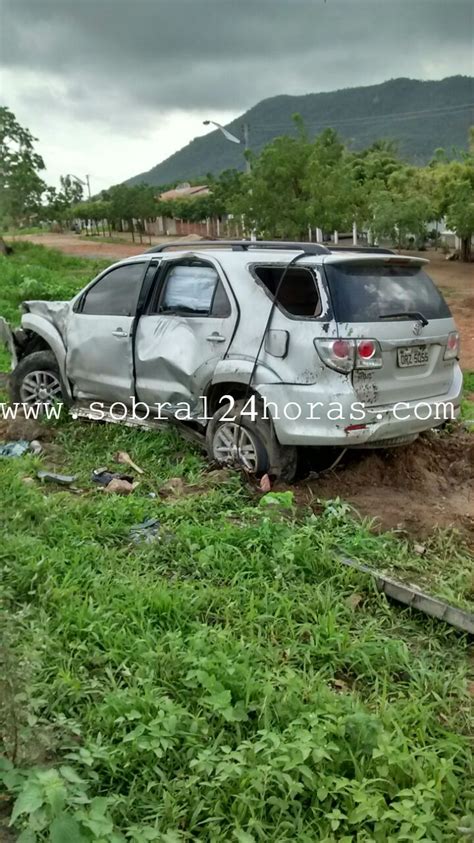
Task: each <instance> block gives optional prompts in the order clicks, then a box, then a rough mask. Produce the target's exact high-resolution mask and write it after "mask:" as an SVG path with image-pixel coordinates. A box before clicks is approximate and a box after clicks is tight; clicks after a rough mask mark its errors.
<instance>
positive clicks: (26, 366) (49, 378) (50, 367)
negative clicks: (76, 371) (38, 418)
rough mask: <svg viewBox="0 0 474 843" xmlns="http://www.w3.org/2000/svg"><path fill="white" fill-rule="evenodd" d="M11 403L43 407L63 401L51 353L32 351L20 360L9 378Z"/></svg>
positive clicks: (55, 363) (58, 376)
mask: <svg viewBox="0 0 474 843" xmlns="http://www.w3.org/2000/svg"><path fill="white" fill-rule="evenodd" d="M10 392H11V397H12V401H15V402H18V403H20V404H28V405H30V406H34V405H38V404H39V405H41V406H42V407H45V406H47V405H50V404H54V403H55V402H56V401H62V400H63V388H62V385H61V375H60V372H59V366H58V363H57V360H56V358H55V356H54V354H53V353H52V352H51V351H34V352H33V353H32V354H28V355H27V356H26V357H24V358H23V360H20V362H19V363H18V366H17V367H16V368H15V369H14V370H13V372H12V374H11V376H10Z"/></svg>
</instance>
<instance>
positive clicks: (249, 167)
mask: <svg viewBox="0 0 474 843" xmlns="http://www.w3.org/2000/svg"><path fill="white" fill-rule="evenodd" d="M202 122H203V124H204V126H215V127H216V129H219V131H220V132H222V134H223V135H224V137H225V138H226V140H228V141H231V142H232V143H240V144H241V143H242V141H241V139H240V138H238V137H237V136H236V135H233V134H232V132H229V130H228V129H226V128H225V127H224V126H221V124H220V123H216V121H215V120H203V121H202ZM242 129H243V135H244V140H243V144H244V149H245V152H248V149H249V124H248V123H244V124H243V126H242ZM245 172H246V173H247V174H249V173H251V172H252V165H251V163H250V161H249V159H248V157H247V155H246V156H245ZM251 192H252V191H250V193H251ZM250 239H251V240H256V239H257V235H256V233H255V231H254V229H252V231H251V232H250Z"/></svg>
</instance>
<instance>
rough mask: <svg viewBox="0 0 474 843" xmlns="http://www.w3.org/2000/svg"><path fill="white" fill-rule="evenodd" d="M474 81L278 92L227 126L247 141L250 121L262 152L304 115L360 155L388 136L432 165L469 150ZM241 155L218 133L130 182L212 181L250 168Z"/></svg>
mask: <svg viewBox="0 0 474 843" xmlns="http://www.w3.org/2000/svg"><path fill="white" fill-rule="evenodd" d="M473 83H474V78H473V77H471V76H448V77H446V78H445V79H440V80H429V81H424V80H419V79H408V78H405V77H399V78H397V79H389V80H387V81H386V82H382V83H379V84H377V85H365V86H359V87H356V88H341V89H339V90H337V91H324V92H321V93H315V94H314V93H309V94H297V95H292V94H277V95H276V96H274V97H267V98H266V99H263V100H260V102H258V103H256V105H254V106H252V108H250V109H248V110H247V111H246V112H245V113H244V114H242V115H241V116H239V117H237V118H235V120H232V121H231V122H230V123H228V124H226V128H227V129H229V131H231V132H233V133H234V134H237V135H238V136H241V135H242V125H243V123H247V124H248V125H249V132H250V148H251V149H252V151H254V152H259V151H260V150H261V149H262V148H263V146H265V144H267V143H269V142H270V141H271V140H272V139H273V138H275V137H277V136H278V135H283V134H291V135H294V133H295V125H294V123H293V120H292V116H293V115H294V114H295V113H297V114H300V115H301V117H302V118H303V121H304V124H305V126H306V128H307V130H308V133H309V134H310V136H311V137H313V136H314V135H315V134H317V133H318V132H320V131H322V129H324V128H326V127H327V126H330V127H332V128H334V129H336V130H337V131H338V133H339V134H340V135H341V137H342V139H343V140H344V141H345V142H346V143H347V144H348V145H349V146H350V148H351V149H354V150H357V149H361V148H363V147H364V146H369V145H370V144H371V143H373V142H374V141H375V140H378V139H381V138H383V139H391V140H395V141H396V142H397V144H398V148H399V152H400V155H401V157H402V158H405V159H406V160H407V161H409V162H411V163H415V164H426V162H427V161H428V160H429V159H430V158H431V157H432V155H433V153H434V151H435V149H437V148H439V147H444V148H445V149H447V150H448V151H449V150H451V148H452V147H456V148H458V149H463V148H464V149H465V148H467V138H468V128H469V126H470V125H471V124H472V123H473V122H474V103H473V101H474V84H473ZM242 149H243V148H242V147H238V146H237V144H233V143H229V141H227V140H226V139H225V138H224V137H223V135H222V134H221V132H219V130H218V129H216V130H215V131H213V132H210V133H209V134H207V135H203V136H201V137H197V138H194V139H193V140H192V141H190V142H189V143H188V144H186V146H184V147H182V149H179V150H177V151H176V152H175V153H173V154H172V155H170V156H169V157H168V158H166V159H165V160H164V161H161V162H159V163H158V164H156V165H155V166H154V167H152V168H151V169H150V170H148V171H146V172H143V173H139V174H138V175H136V176H132V177H131V178H130V179H127V180H126V181H125V184H138V183H140V182H146V183H147V184H152V185H161V184H169V183H173V182H176V181H177V180H179V181H183V180H186V179H197V178H205V177H206V175H207V174H208V173H212V174H213V175H218V174H219V173H220V172H222V171H223V170H226V169H229V168H233V167H235V168H237V169H243V168H244V159H243V154H242Z"/></svg>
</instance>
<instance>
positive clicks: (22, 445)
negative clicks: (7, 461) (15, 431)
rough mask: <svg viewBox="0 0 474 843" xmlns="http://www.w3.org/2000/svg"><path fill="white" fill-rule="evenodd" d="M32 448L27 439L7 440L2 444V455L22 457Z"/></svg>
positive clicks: (0, 449)
mask: <svg viewBox="0 0 474 843" xmlns="http://www.w3.org/2000/svg"><path fill="white" fill-rule="evenodd" d="M29 448H30V443H29V442H28V441H27V440H26V439H19V440H18V442H6V443H5V445H0V457H22V456H23V454H26V452H27V451H28V450H29Z"/></svg>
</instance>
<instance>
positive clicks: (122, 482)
mask: <svg viewBox="0 0 474 843" xmlns="http://www.w3.org/2000/svg"><path fill="white" fill-rule="evenodd" d="M91 479H92V481H93V482H94V483H98V484H99V486H102V487H103V490H104V492H107V493H108V494H115V495H130V494H131V492H133V490H134V489H135V488H136V487H137V486H138V483H136V482H135V481H134V479H133V477H132V476H131V475H130V474H118V473H117V472H115V471H109V470H108V468H96V469H94V471H93V472H92V478H91Z"/></svg>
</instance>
